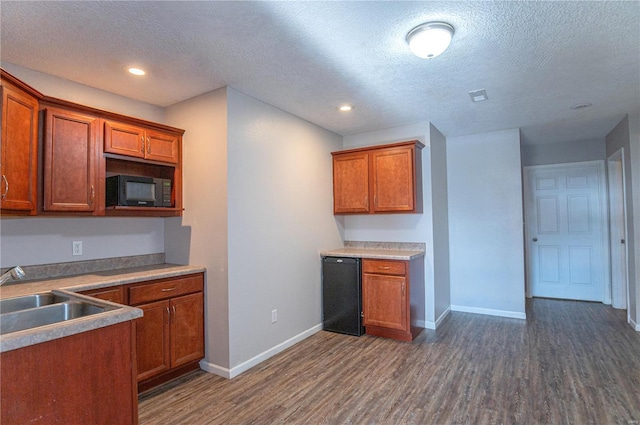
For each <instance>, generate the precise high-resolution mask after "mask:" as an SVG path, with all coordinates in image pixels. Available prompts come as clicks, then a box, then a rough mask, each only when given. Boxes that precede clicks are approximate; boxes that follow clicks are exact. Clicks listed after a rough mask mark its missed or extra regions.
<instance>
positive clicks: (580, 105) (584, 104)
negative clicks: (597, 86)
mask: <svg viewBox="0 0 640 425" xmlns="http://www.w3.org/2000/svg"><path fill="white" fill-rule="evenodd" d="M591 105H593V103H581V104H579V105H574V106H572V107H571V109H576V110H577V109H584V108H588V107H589V106H591Z"/></svg>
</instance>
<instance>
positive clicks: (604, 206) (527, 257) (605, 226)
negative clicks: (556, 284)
mask: <svg viewBox="0 0 640 425" xmlns="http://www.w3.org/2000/svg"><path fill="white" fill-rule="evenodd" d="M585 165H595V166H597V168H598V192H599V194H600V202H599V205H598V207H599V208H600V220H601V223H600V225H601V228H602V237H601V239H600V244H601V246H602V257H603V258H602V268H603V271H604V273H603V276H602V279H603V291H602V292H603V295H602V303H603V304H611V264H610V262H609V258H610V251H609V201H608V191H607V183H606V178H605V161H604V160H603V159H598V160H594V161H580V162H564V163H560V164H545V165H526V166H524V167H522V168H523V169H524V179H523V186H524V188H523V189H524V190H523V191H522V193H523V196H524V199H523V204H524V235H525V239H524V264H525V297H526V298H532V295H531V264H530V262H531V252H530V250H529V241H530V240H531V229H530V227H531V225H532V224H531V209H530V208H533V206H532V205H530V202H529V198H530V195H531V194H530V193H529V192H530V190H529V184H528V182H529V178H530V174H531V173H532V172H533V171H536V170H545V169H546V170H549V169H553V168H567V167H572V166H585Z"/></svg>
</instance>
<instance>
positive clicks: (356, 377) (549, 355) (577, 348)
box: [139, 299, 640, 425]
mask: <svg viewBox="0 0 640 425" xmlns="http://www.w3.org/2000/svg"><path fill="white" fill-rule="evenodd" d="M625 318H626V312H625V311H621V310H614V309H612V308H611V307H610V306H606V305H603V304H599V303H587V302H575V301H558V300H548V299H534V300H528V301H527V320H526V322H525V321H524V320H518V319H506V318H499V317H491V316H482V315H475V314H470V313H459V312H452V313H451V314H450V315H449V317H448V318H447V319H446V320H445V321H444V323H443V324H442V325H441V326H440V327H439V328H438V329H437V330H436V331H432V330H424V331H423V332H422V333H421V334H420V336H418V338H416V340H415V341H414V342H413V343H406V342H397V341H393V340H388V339H383V338H377V337H371V336H362V337H359V338H358V337H353V336H346V335H341V334H336V333H331V332H325V331H322V332H318V333H317V334H315V335H313V336H311V337H310V338H307V339H306V340H304V341H302V342H301V343H299V344H297V345H295V346H293V347H291V348H289V349H288V350H286V351H284V352H282V353H280V354H278V355H277V356H274V357H272V358H271V359H269V360H267V361H265V362H263V363H261V364H259V365H258V366H256V367H254V368H252V369H251V370H249V371H247V372H245V373H243V374H242V375H240V376H238V377H236V378H234V379H232V380H227V379H223V378H220V377H218V376H215V375H212V374H208V373H205V372H202V371H196V372H192V373H190V374H189V375H186V376H185V377H183V378H180V379H178V380H175V381H173V382H170V383H167V384H165V385H164V386H162V387H158V388H156V389H154V390H151V391H148V392H147V393H144V394H142V395H141V396H140V406H139V414H140V424H141V425H149V424H172V425H175V424H189V425H198V424H242V425H244V424H311V425H313V424H384V425H387V424H389V425H395V424H552V425H556V424H576V425H587V424H594V425H609V424H611V425H613V424H621V425H635V424H640V333H638V332H635V331H634V330H633V329H632V328H631V327H630V326H629V325H628V324H626V321H625Z"/></svg>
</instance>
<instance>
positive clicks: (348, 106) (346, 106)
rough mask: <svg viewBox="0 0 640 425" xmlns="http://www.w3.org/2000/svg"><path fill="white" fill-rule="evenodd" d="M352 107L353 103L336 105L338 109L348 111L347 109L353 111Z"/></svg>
mask: <svg viewBox="0 0 640 425" xmlns="http://www.w3.org/2000/svg"><path fill="white" fill-rule="evenodd" d="M353 108H354V106H353V105H341V106H338V111H341V112H349V111H353Z"/></svg>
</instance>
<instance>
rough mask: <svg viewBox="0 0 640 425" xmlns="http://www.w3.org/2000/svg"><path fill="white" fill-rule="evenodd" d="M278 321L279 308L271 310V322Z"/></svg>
mask: <svg viewBox="0 0 640 425" xmlns="http://www.w3.org/2000/svg"><path fill="white" fill-rule="evenodd" d="M277 321H278V310H277V309H276V310H271V323H276V322H277Z"/></svg>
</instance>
